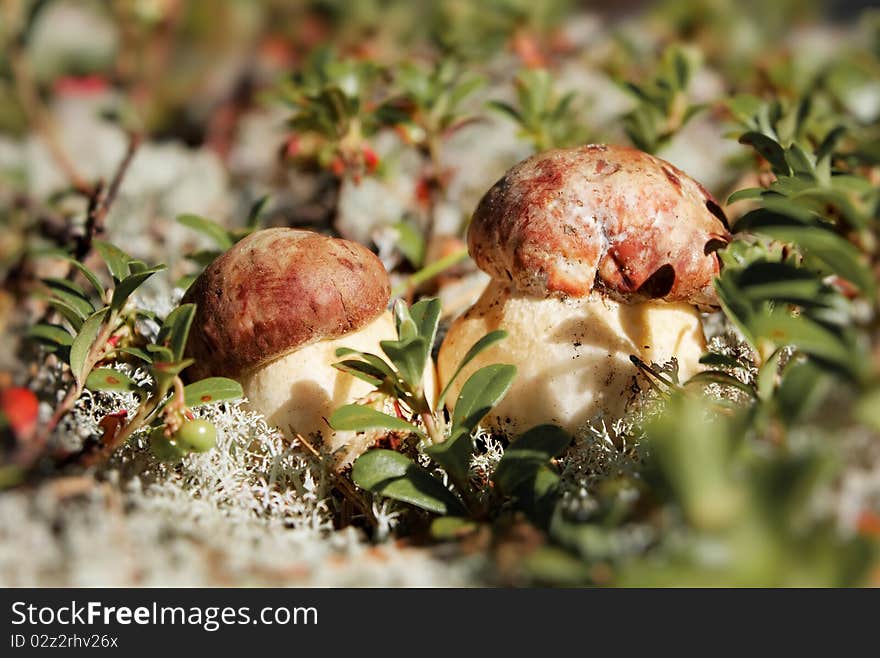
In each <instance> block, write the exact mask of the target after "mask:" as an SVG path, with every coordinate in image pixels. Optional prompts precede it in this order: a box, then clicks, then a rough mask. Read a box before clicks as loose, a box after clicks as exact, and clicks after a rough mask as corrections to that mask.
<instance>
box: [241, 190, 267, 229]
mask: <svg viewBox="0 0 880 658" xmlns="http://www.w3.org/2000/svg"><path fill="white" fill-rule="evenodd" d="M271 198H272V195H271V194H264V195H263V196H261V197H260V198H259V199H257V200H256V201H255V202H254V204H253V205H252V206H251V209H250V210H249V211H248V216H247V222H246V224H245V225H246V226H247V227H248V228H257V226H258V225H259V223H260V219H261V217H262V215H263V210H265V209H266V204H267V203H269V199H271Z"/></svg>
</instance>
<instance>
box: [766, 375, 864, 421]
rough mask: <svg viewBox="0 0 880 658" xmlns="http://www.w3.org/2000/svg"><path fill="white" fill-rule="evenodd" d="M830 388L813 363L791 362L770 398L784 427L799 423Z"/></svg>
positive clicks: (826, 376)
mask: <svg viewBox="0 0 880 658" xmlns="http://www.w3.org/2000/svg"><path fill="white" fill-rule="evenodd" d="M831 384H832V376H831V375H830V374H829V372H828V370H827V369H825V368H822V367H821V366H820V365H818V364H817V363H815V362H814V361H813V360H811V359H792V360H791V361H790V362H789V363H788V365H786V367H785V369H784V370H783V372H782V381H781V382H780V383H779V387H778V388H777V389H776V394H775V395H774V400H775V401H776V406H777V407H778V409H779V415H780V416H781V417H782V419H783V420H784V421H785V422H786V424H788V425H792V424H794V423H795V422H797V421H800V420H803V419H804V418H805V417H806V416H807V415H808V414H810V413H811V412H813V411H814V410H815V409H817V408H818V407H819V405H820V404H821V401H822V399H823V398H824V397H825V394H826V393H827V392H828V391H829V390H830V388H831ZM878 409H880V407H878Z"/></svg>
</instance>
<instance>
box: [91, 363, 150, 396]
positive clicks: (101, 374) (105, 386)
mask: <svg viewBox="0 0 880 658" xmlns="http://www.w3.org/2000/svg"><path fill="white" fill-rule="evenodd" d="M86 388H87V389H89V390H91V391H135V390H137V388H138V386H137V384H136V383H135V382H134V380H133V379H132V378H131V377H129V376H128V375H126V374H125V373H124V372H120V371H119V370H115V369H113V368H95V369H94V370H92V372H90V373H89V376H88V377H87V378H86Z"/></svg>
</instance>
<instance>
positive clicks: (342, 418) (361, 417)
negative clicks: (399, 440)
mask: <svg viewBox="0 0 880 658" xmlns="http://www.w3.org/2000/svg"><path fill="white" fill-rule="evenodd" d="M328 422H329V423H330V427H332V428H333V429H334V430H347V431H353V432H364V431H366V430H373V429H388V430H396V431H399V432H415V433H416V434H418V435H420V436H422V437H424V436H425V433H424V432H423V431H422V430H420V429H419V428H418V427H416V426H415V425H412V424H410V423H408V422H406V421H405V420H403V419H402V418H397V417H396V416H390V415H388V414H386V413H383V412H381V411H377V410H376V409H373V408H372V407H365V406H361V405H358V404H346V405H345V406H342V407H339V409H337V410H336V411H334V412H333V415H331V416H330V419H329V421H328Z"/></svg>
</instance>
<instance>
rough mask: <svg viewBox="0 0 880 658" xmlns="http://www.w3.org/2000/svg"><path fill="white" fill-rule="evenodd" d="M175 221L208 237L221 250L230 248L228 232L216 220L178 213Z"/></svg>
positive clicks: (231, 243) (230, 241)
mask: <svg viewBox="0 0 880 658" xmlns="http://www.w3.org/2000/svg"><path fill="white" fill-rule="evenodd" d="M177 221H178V222H179V223H180V224H183V225H184V226H188V227H189V228H191V229H193V230H195V231H198V232H199V233H201V234H202V235H205V236H207V237H209V238H210V239H211V240H213V241H214V244H216V245H217V246H218V247H220V249H222V250H223V251H226V250H227V249H230V248H231V247H232V245H233V242H232V239H231V238H230V237H229V233H228V232H227V231H226V229H225V228H223V227H222V226H220V224H218V223H217V222H213V221H211V220H210V219H205V218H204V217H200V216H199V215H193V214H185V215H178V217H177Z"/></svg>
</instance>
